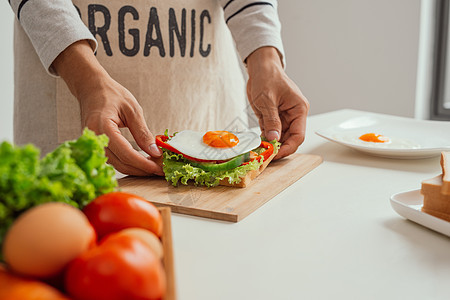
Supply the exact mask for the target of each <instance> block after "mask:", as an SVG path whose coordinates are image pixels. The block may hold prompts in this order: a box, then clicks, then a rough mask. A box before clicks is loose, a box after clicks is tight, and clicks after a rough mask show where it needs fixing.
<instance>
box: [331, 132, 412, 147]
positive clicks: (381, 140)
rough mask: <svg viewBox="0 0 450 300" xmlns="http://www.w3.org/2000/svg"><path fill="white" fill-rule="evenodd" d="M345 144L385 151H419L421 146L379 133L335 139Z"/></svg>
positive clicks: (407, 140) (340, 136) (343, 136)
mask: <svg viewBox="0 0 450 300" xmlns="http://www.w3.org/2000/svg"><path fill="white" fill-rule="evenodd" d="M335 138H336V139H337V140H340V141H342V142H345V143H351V144H354V145H358V146H364V147H371V148H385V149H419V148H421V146H420V144H418V143H416V142H414V141H412V140H409V139H405V138H400V137H396V136H385V135H382V134H378V133H372V132H371V133H364V134H362V135H361V134H353V135H339V136H336V137H335Z"/></svg>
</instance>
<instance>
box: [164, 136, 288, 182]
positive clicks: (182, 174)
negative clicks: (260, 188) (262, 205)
mask: <svg viewBox="0 0 450 300" xmlns="http://www.w3.org/2000/svg"><path fill="white" fill-rule="evenodd" d="M156 144H157V145H158V146H159V147H160V148H161V150H162V151H163V171H164V174H165V178H166V180H167V181H168V182H170V183H172V185H173V186H177V185H178V184H179V183H181V184H184V185H187V184H189V182H192V183H194V184H195V185H205V186H208V187H212V186H217V185H225V186H231V187H246V186H248V185H249V184H250V183H251V182H252V180H254V179H255V178H256V177H257V176H258V175H259V174H260V173H261V172H262V171H263V170H264V169H265V168H266V167H267V165H268V164H269V163H270V162H271V161H272V159H273V158H274V157H275V155H276V154H277V153H278V149H279V148H280V145H281V144H280V143H279V142H277V141H276V140H274V141H271V142H268V141H265V140H263V139H262V138H261V137H260V136H259V135H258V134H256V133H254V132H229V131H208V132H206V133H202V132H197V131H192V130H184V131H180V132H177V133H175V134H173V135H169V134H168V132H167V130H166V132H165V133H164V135H158V136H156Z"/></svg>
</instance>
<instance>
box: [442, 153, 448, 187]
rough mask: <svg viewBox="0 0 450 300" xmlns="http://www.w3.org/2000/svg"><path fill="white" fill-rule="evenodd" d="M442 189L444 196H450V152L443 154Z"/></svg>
mask: <svg viewBox="0 0 450 300" xmlns="http://www.w3.org/2000/svg"><path fill="white" fill-rule="evenodd" d="M441 167H442V189H441V193H442V194H443V195H450V152H449V151H447V152H441Z"/></svg>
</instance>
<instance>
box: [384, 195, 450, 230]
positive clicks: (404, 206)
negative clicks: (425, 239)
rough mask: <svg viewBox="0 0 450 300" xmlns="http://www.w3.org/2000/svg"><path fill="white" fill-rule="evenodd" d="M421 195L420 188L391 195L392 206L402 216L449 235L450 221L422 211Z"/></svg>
mask: <svg viewBox="0 0 450 300" xmlns="http://www.w3.org/2000/svg"><path fill="white" fill-rule="evenodd" d="M422 205H423V196H422V194H421V193H420V190H413V191H408V192H403V193H398V194H394V195H392V196H391V206H392V208H393V209H394V210H395V211H396V212H397V213H398V214H399V215H401V216H402V217H405V218H406V219H409V220H411V221H413V222H415V223H417V224H420V225H422V226H425V227H428V228H430V229H432V230H434V231H437V232H439V233H442V234H445V235H446V236H450V222H447V221H444V220H442V219H439V218H436V217H434V216H432V215H429V214H427V213H424V212H423V211H422V210H421V209H422Z"/></svg>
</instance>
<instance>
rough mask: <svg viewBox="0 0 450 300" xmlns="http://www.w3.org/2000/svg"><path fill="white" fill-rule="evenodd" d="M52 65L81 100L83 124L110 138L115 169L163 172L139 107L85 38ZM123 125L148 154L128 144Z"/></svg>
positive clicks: (108, 152) (108, 153)
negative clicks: (123, 133) (122, 131)
mask: <svg viewBox="0 0 450 300" xmlns="http://www.w3.org/2000/svg"><path fill="white" fill-rule="evenodd" d="M52 66H53V68H54V69H55V71H56V72H57V73H58V74H59V75H60V76H61V77H62V78H63V79H64V81H65V82H66V84H67V86H68V87H69V89H70V91H71V93H72V94H73V95H74V96H75V97H76V98H77V99H78V101H79V103H80V109H81V121H82V126H86V127H88V128H89V129H91V130H93V131H94V132H95V133H97V134H102V133H104V134H106V135H107V136H108V137H109V145H108V148H107V149H106V156H107V157H108V162H109V163H110V164H112V165H113V166H114V167H115V168H116V170H118V171H119V172H121V173H124V174H128V175H137V176H146V175H151V174H156V175H161V176H163V175H164V173H163V171H162V168H161V165H162V162H161V151H160V150H159V148H158V147H157V146H156V144H155V138H154V137H153V135H152V133H151V132H150V130H149V129H148V126H147V124H146V122H145V119H144V115H143V112H142V108H141V106H140V105H139V103H138V102H137V100H136V99H135V98H134V96H133V95H132V94H131V93H130V92H129V91H128V90H127V89H126V88H124V87H123V86H122V85H120V84H119V83H118V82H116V81H115V80H114V79H112V78H111V77H110V76H109V74H108V73H107V72H106V71H105V69H104V68H103V67H102V66H101V65H100V63H99V62H98V60H97V59H96V57H95V55H94V53H93V51H92V48H91V47H90V45H89V43H88V42H87V41H79V42H76V43H74V44H72V45H71V46H69V47H67V48H66V49H65V50H64V51H63V52H62V53H61V54H60V55H59V56H58V57H57V58H56V59H55V61H54V62H53V65H52ZM122 127H128V129H129V130H130V132H131V134H132V135H133V138H134V139H135V141H136V143H137V144H138V145H139V147H140V148H141V149H142V150H143V151H144V152H145V153H147V154H148V155H149V157H144V156H143V155H141V154H140V153H139V152H138V151H136V150H135V149H134V148H133V147H132V146H131V144H130V143H129V142H128V141H127V140H126V139H125V137H124V136H123V135H122V134H121V133H120V130H119V128H122Z"/></svg>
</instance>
